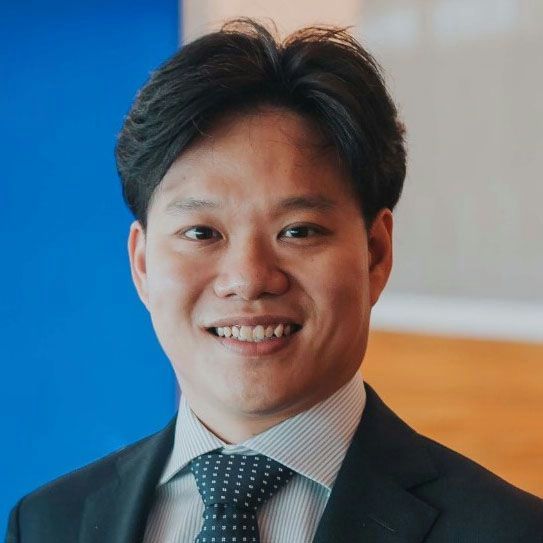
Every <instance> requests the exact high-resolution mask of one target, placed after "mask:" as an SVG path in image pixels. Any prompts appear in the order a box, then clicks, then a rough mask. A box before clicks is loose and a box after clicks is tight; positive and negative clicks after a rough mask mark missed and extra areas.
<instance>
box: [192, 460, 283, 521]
mask: <svg viewBox="0 0 543 543" xmlns="http://www.w3.org/2000/svg"><path fill="white" fill-rule="evenodd" d="M190 470H191V471H192V473H193V475H194V478H195V479H196V485H197V486H198V490H199V492H200V495H201V496H202V500H203V501H204V504H205V506H206V507H208V506H215V507H217V506H218V505H219V504H222V505H224V506H230V507H234V508H235V509H240V510H247V509H249V510H255V511H256V510H257V509H258V508H259V507H260V506H262V505H263V504H264V503H265V502H266V501H267V500H269V499H270V498H271V497H272V496H273V495H274V494H275V493H276V492H278V491H279V490H280V489H281V488H282V487H283V486H284V485H286V484H287V483H288V482H289V481H290V479H291V478H292V476H293V475H294V472H293V471H292V470H290V469H289V468H287V467H286V466H283V465H282V464H280V463H279V462H276V461H275V460H272V459H271V458H268V457H267V456H263V455H261V454H257V455H241V454H223V453H220V452H218V451H213V452H210V453H207V454H202V455H200V456H198V457H196V458H195V459H194V460H193V461H192V462H191V463H190Z"/></svg>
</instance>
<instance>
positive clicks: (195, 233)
mask: <svg viewBox="0 0 543 543" xmlns="http://www.w3.org/2000/svg"><path fill="white" fill-rule="evenodd" d="M189 232H192V234H190V235H189ZM181 234H182V235H184V236H185V237H187V238H189V239H192V240H195V241H205V240H208V239H212V238H214V237H218V236H216V235H214V234H218V232H217V231H216V230H214V229H213V228H210V227H209V226H199V225H198V226H192V227H191V228H189V229H188V230H184V231H183V232H181Z"/></svg>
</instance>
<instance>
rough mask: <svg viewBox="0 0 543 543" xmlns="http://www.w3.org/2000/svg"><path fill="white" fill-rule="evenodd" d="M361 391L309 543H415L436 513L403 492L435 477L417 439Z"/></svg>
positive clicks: (373, 395)
mask: <svg viewBox="0 0 543 543" xmlns="http://www.w3.org/2000/svg"><path fill="white" fill-rule="evenodd" d="M365 388H366V392H367V400H366V406H365V408H364V414H363V416H362V420H361V422H360V425H359V427H358V429H357V431H356V433H355V435H354V437H353V441H352V443H351V446H350V447H349V449H348V451H347V454H346V456H345V460H344V462H343V464H342V466H341V469H340V471H339V473H338V477H337V479H336V483H335V485H334V488H333V490H332V493H331V495H330V499H329V500H328V504H327V506H326V509H325V511H324V513H323V516H322V518H321V521H320V523H319V527H318V530H317V534H316V536H315V539H314V543H333V542H336V541H350V542H352V543H356V542H360V543H392V542H396V543H399V542H401V543H420V542H421V541H422V540H423V538H424V536H425V535H426V534H427V533H428V531H429V530H430V529H431V526H432V525H433V523H434V522H435V519H436V518H437V515H438V511H437V510H436V509H434V508H433V507H432V506H430V505H428V504H427V503H425V502H423V501H422V500H420V499H419V498H417V497H416V496H414V495H413V494H412V493H410V492H409V488H412V487H414V486H416V485H420V484H423V483H426V482H429V481H431V480H434V479H436V478H437V476H438V475H437V472H436V470H435V467H434V465H433V462H432V460H431V458H430V457H429V456H428V453H427V452H426V450H425V448H424V447H423V445H422V443H421V440H420V438H419V437H418V436H417V434H416V433H415V432H414V431H413V430H412V429H411V428H409V427H408V426H407V425H406V424H405V423H404V422H402V421H401V420H400V419H399V418H398V417H397V416H396V415H394V413H392V411H390V410H389V409H388V408H387V407H386V405H385V404H384V403H383V402H382V401H381V400H380V399H379V397H378V396H377V394H376V393H375V392H374V391H373V389H372V388H371V387H369V385H367V384H365Z"/></svg>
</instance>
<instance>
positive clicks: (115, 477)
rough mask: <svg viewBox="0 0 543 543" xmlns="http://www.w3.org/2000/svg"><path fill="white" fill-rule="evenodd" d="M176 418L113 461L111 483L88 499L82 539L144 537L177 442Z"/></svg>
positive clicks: (130, 541) (131, 540) (104, 541)
mask: <svg viewBox="0 0 543 543" xmlns="http://www.w3.org/2000/svg"><path fill="white" fill-rule="evenodd" d="M175 418H176V417H174V418H173V419H172V420H171V421H170V422H169V424H168V425H167V426H166V427H165V428H164V429H163V430H162V431H160V432H158V433H157V434H154V435H153V436H151V437H149V438H147V439H144V440H142V441H141V442H139V443H136V444H135V445H133V446H130V447H128V448H127V449H126V451H122V452H121V453H120V454H119V456H118V458H117V459H116V462H115V464H111V465H110V467H109V468H108V469H109V473H107V474H105V477H106V478H107V480H108V483H107V484H105V485H104V486H102V487H101V488H100V489H99V490H98V491H97V492H95V493H94V494H91V495H90V496H89V497H88V498H87V500H86V502H85V509H84V512H83V516H82V520H81V528H80V534H79V543H135V542H139V541H142V540H143V536H144V533H145V525H146V521H147V516H148V514H149V511H150V509H151V506H152V504H153V498H154V491H155V488H156V486H157V483H158V480H159V477H160V474H161V473H162V470H163V468H164V464H165V462H166V460H167V458H168V455H169V454H170V452H171V449H172V446H173V438H174V431H175Z"/></svg>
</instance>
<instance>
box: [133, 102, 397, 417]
mask: <svg viewBox="0 0 543 543" xmlns="http://www.w3.org/2000/svg"><path fill="white" fill-rule="evenodd" d="M209 136H210V137H204V138H202V139H201V140H199V141H198V142H197V143H196V144H195V145H193V146H192V147H191V148H190V149H189V150H187V151H186V152H184V153H183V154H182V156H181V157H180V158H179V159H178V160H177V161H176V162H175V163H174V164H173V165H172V166H171V168H170V169H169V170H168V172H167V173H166V175H165V177H164V179H163V180H162V182H161V184H160V186H159V189H158V190H157V192H156V194H155V197H154V199H153V201H152V203H151V206H150V209H149V213H148V225H147V231H146V233H143V231H142V229H141V226H140V224H139V223H138V222H134V223H133V224H132V227H131V231H130V238H129V251H130V257H131V267H132V274H133V278H134V281H135V284H136V287H137V289H138V293H139V295H140V297H141V299H142V301H143V302H144V304H145V305H146V307H147V308H148V310H149V312H150V314H151V318H152V321H153V326H154V328H155V331H156V334H157V336H158V339H159V341H160V343H161V345H162V347H163V349H164V351H165V352H166V354H167V356H168V358H169V359H170V361H171V363H172V365H173V368H174V370H175V373H176V375H177V378H178V380H179V383H180V386H181V388H182V390H183V393H184V394H186V396H187V398H188V400H189V402H190V404H191V406H192V407H193V409H194V410H195V411H196V412H198V411H200V412H206V411H215V412H222V413H225V414H229V415H237V416H244V417H258V416H269V417H273V416H276V415H278V414H285V413H288V414H289V416H290V415H291V414H294V413H297V412H299V411H301V410H303V409H306V408H308V407H309V406H311V405H313V404H314V403H316V402H318V401H319V400H321V399H323V398H325V397H327V396H328V395H330V394H331V393H333V392H334V391H335V390H337V389H338V388H340V387H341V386H342V385H343V384H345V383H346V382H347V381H348V380H349V379H350V378H351V377H352V376H353V375H354V373H355V372H356V371H357V369H358V367H359V366H360V363H361V361H362V358H363V356H364V352H365V349H366V343H367V335H368V326H369V316H370V309H371V306H372V305H373V304H374V303H375V301H377V298H378V296H379V294H380V292H381V290H382V288H383V287H384V284H385V283H386V280H387V278H388V274H389V271H390V265H391V249H390V236H391V228H392V221H391V215H390V212H389V211H388V210H383V212H382V213H380V214H379V216H378V218H377V220H376V223H375V224H376V227H375V228H373V229H372V231H374V230H376V232H377V233H376V235H373V234H372V235H370V239H368V236H367V235H366V232H365V228H364V221H363V218H362V216H361V213H360V211H359V207H358V203H357V201H356V199H355V198H354V196H353V195H352V194H351V191H350V189H349V186H348V184H347V178H346V177H345V174H344V173H343V172H342V171H341V169H340V168H339V166H338V164H337V159H336V155H335V153H334V152H330V153H328V152H323V150H322V148H319V147H317V146H316V145H314V144H316V143H318V140H317V139H316V138H317V136H316V130H315V127H314V126H312V125H311V124H310V123H309V122H308V121H307V120H305V119H303V118H302V117H300V116H298V115H296V114H294V113H290V112H285V111H279V110H266V111H264V112H261V113H258V114H254V115H249V116H237V117H235V116H234V117H230V118H228V119H225V120H223V121H222V122H221V123H219V124H218V125H217V126H216V127H215V128H214V129H213V130H212V131H211V132H210V133H209ZM203 201H211V202H213V203H214V207H211V206H209V205H203V204H202V202H203ZM308 202H321V203H323V205H320V206H317V205H315V206H310V205H308ZM374 238H375V239H374ZM370 260H371V261H372V263H370ZM242 317H256V318H260V317H262V318H263V319H264V320H265V321H266V322H264V323H263V328H264V330H267V329H270V328H269V327H270V326H272V327H273V329H274V330H275V329H276V327H277V325H279V324H282V323H285V322H286V321H287V319H288V320H290V321H292V322H293V323H295V324H296V325H297V326H293V327H292V330H296V329H298V328H299V327H301V328H300V329H299V330H297V331H296V332H295V333H291V335H290V336H288V337H287V338H286V339H285V338H284V337H283V338H277V337H275V335H276V334H274V337H273V338H271V339H267V338H266V339H264V340H263V341H261V342H242V341H240V340H237V339H234V338H229V339H225V338H224V337H219V336H217V335H215V334H214V330H209V328H212V327H213V325H214V324H215V323H217V321H223V322H222V323H221V324H224V323H227V324H229V325H230V326H229V328H231V330H233V328H232V327H233V326H234V325H236V324H238V325H239V324H242V322H241V318H242ZM217 326H218V325H217ZM221 327H222V326H221ZM248 330H250V332H251V333H252V332H253V327H251V328H250V329H247V328H246V329H245V333H247V332H248Z"/></svg>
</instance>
